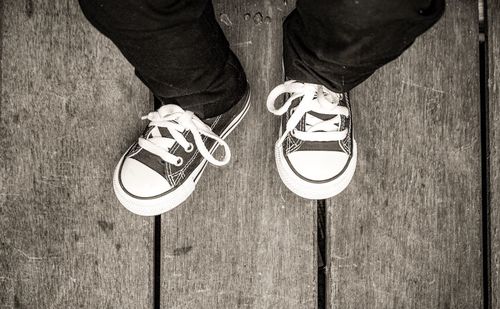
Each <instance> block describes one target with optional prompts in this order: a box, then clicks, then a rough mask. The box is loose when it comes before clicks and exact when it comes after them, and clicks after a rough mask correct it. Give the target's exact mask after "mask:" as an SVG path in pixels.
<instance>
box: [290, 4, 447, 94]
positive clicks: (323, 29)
mask: <svg viewBox="0 0 500 309" xmlns="http://www.w3.org/2000/svg"><path fill="white" fill-rule="evenodd" d="M443 11H444V0H407V1H398V0H390V1H387V0H357V1H345V0H336V1H331V0H317V1H307V0H298V1H297V9H296V10H295V11H293V12H292V13H291V14H290V15H289V16H288V18H287V19H286V21H285V25H284V27H285V39H284V40H285V42H284V58H285V71H286V74H287V77H289V78H291V79H295V80H299V81H303V82H310V83H316V84H321V85H325V86H326V87H328V88H329V89H331V90H334V91H337V92H345V91H349V90H350V89H352V88H353V87H355V86H356V85H358V84H360V83H361V82H363V81H364V80H365V79H367V78H368V77H369V76H370V75H371V74H373V72H375V70H376V69H378V68H379V67H381V66H383V65H384V64H386V63H387V62H389V61H391V60H393V59H395V58H397V57H398V56H399V55H401V53H403V51H405V50H406V49H407V48H408V47H409V46H410V45H411V44H412V43H413V41H414V40H415V38H416V37H417V36H419V35H420V34H422V33H423V32H424V31H426V30H427V29H428V28H430V27H431V26H432V25H433V24H434V23H435V22H436V21H437V20H438V19H439V18H440V17H441V15H442V14H443Z"/></svg>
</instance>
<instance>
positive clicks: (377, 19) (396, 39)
mask: <svg viewBox="0 0 500 309" xmlns="http://www.w3.org/2000/svg"><path fill="white" fill-rule="evenodd" d="M443 10H444V0H406V1H400V0H316V1H309V0H297V9H296V10H295V11H293V12H292V13H291V14H290V15H289V16H288V17H287V19H286V21H285V33H284V64H285V73H286V76H287V78H290V79H291V80H289V81H287V82H285V83H284V84H283V85H279V86H277V87H276V88H275V89H274V90H272V91H271V93H270V94H269V97H268V99H267V107H268V109H269V111H271V112H272V113H274V114H276V115H279V116H282V121H281V130H280V132H282V136H281V137H280V139H279V140H278V142H277V143H276V148H275V157H276V165H277V168H278V172H279V174H280V176H281V179H282V180H283V182H284V183H285V185H286V186H287V187H288V188H289V189H290V190H291V191H293V192H295V193H296V194H298V195H300V196H302V197H305V198H309V199H326V198H329V197H332V196H335V195H337V194H339V193H340V192H342V190H344V189H345V188H346V187H347V186H348V185H349V183H350V181H351V179H352V177H353V175H354V172H355V169H356V160H357V144H356V140H355V138H354V136H353V134H352V117H351V108H350V107H351V104H350V102H349V96H348V93H347V91H349V90H350V89H352V88H353V87H355V86H356V85H358V84H360V83H361V82H362V81H364V80H365V79H367V78H368V77H369V76H370V75H371V74H373V72H375V70H376V69H378V68H379V67H381V66H382V65H384V64H386V63H387V62H389V61H391V60H393V59H395V58H396V57H398V56H399V55H400V54H401V53H403V51H404V50H405V49H407V48H408V47H409V46H410V45H411V44H412V43H413V41H414V40H415V38H416V37H417V36H418V35H420V34H422V33H423V32H424V31H425V30H427V29H428V28H429V27H431V26H432V25H433V24H434V23H435V22H436V21H437V20H438V19H439V17H440V16H441V15H442V13H443ZM285 93H290V94H291V95H290V96H289V99H288V100H287V101H286V102H285V103H284V105H283V106H281V107H279V108H277V107H276V106H275V101H276V100H277V98H278V97H279V96H280V95H282V94H285Z"/></svg>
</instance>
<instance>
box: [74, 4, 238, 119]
mask: <svg viewBox="0 0 500 309" xmlns="http://www.w3.org/2000/svg"><path fill="white" fill-rule="evenodd" d="M79 2H80V6H81V8H82V10H83V12H84V14H85V16H86V17H87V19H89V21H90V22H91V23H92V24H93V25H94V26H95V27H96V28H97V29H98V30H99V31H101V32H102V33H103V34H104V35H106V36H107V37H109V38H110V39H111V40H112V41H113V42H114V43H115V45H116V46H117V47H118V48H119V49H120V51H121V52H122V54H123V55H124V56H125V57H126V58H127V60H128V61H129V62H130V63H131V64H132V65H133V66H134V67H135V69H136V74H137V76H138V77H139V78H140V79H141V80H142V81H143V82H144V83H145V84H146V85H147V86H148V87H149V88H150V89H151V91H152V92H153V93H154V94H155V96H157V97H158V98H159V99H160V100H161V101H163V102H164V103H173V104H177V105H179V106H181V107H182V108H184V109H189V110H191V111H194V112H196V114H197V115H198V116H200V117H202V118H206V117H212V116H215V115H219V114H221V113H223V112H225V111H227V110H228V109H229V108H230V107H231V106H232V105H234V104H235V103H236V102H238V100H239V99H240V98H241V97H242V96H243V95H244V92H245V89H246V87H247V84H246V77H245V73H244V72H243V69H242V68H241V65H240V63H239V61H238V60H237V59H236V57H235V56H234V54H233V53H232V52H231V50H230V49H229V45H228V42H227V41H226V39H225V37H224V34H223V33H222V30H221V29H220V27H219V25H218V24H217V21H216V20H215V17H214V12H213V7H212V3H211V1H210V0H185V1H176V0H79Z"/></svg>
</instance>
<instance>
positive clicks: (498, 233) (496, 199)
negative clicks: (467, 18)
mask: <svg viewBox="0 0 500 309" xmlns="http://www.w3.org/2000/svg"><path fill="white" fill-rule="evenodd" d="M487 7H488V8H487V10H488V18H487V22H488V28H487V33H488V45H487V47H488V51H487V52H488V60H489V66H488V67H489V72H488V73H489V79H488V81H489V82H488V94H489V107H490V110H489V126H490V136H489V137H490V188H491V193H490V198H491V200H490V207H491V208H490V220H491V221H490V222H491V228H490V231H491V293H492V295H491V296H492V297H491V302H492V306H491V308H494V309H499V308H500V23H499V20H500V2H499V1H494V0H493V1H488V3H487Z"/></svg>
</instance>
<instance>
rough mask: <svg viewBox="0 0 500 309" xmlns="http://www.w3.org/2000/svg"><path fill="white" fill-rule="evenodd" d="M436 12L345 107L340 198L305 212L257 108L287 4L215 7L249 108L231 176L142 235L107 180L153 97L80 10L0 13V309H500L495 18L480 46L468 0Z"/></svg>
mask: <svg viewBox="0 0 500 309" xmlns="http://www.w3.org/2000/svg"><path fill="white" fill-rule="evenodd" d="M448 2H450V3H449V5H448V8H447V11H446V14H445V16H444V17H443V19H442V20H441V21H440V22H439V23H438V24H437V25H436V27H434V28H433V29H432V30H430V31H429V32H428V33H426V34H424V35H423V36H422V37H421V38H419V39H418V40H417V41H416V43H415V44H414V45H413V46H412V47H411V48H410V50H408V51H407V52H406V53H405V54H404V55H403V56H402V57H400V58H399V59H398V60H396V61H394V62H392V63H390V64H389V65H387V66H385V67H384V68H383V69H381V70H380V71H379V72H377V73H376V74H375V75H374V76H372V77H371V78H370V79H369V80H368V81H367V82H365V83H364V84H362V85H361V86H360V87H358V88H356V89H355V90H354V91H353V93H352V101H353V109H354V110H353V112H354V121H355V135H356V139H357V141H358V145H359V159H358V160H359V162H358V169H357V173H356V175H355V178H354V180H353V182H352V184H351V186H350V187H349V188H348V189H347V190H346V191H345V192H343V193H342V194H341V195H339V196H338V197H335V198H333V199H330V200H327V201H305V200H303V199H300V198H298V197H296V196H294V195H293V194H291V193H290V192H289V191H288V190H287V189H286V188H285V187H284V186H283V185H282V184H281V181H280V180H279V176H278V174H277V171H276V169H275V166H274V158H273V151H272V145H273V143H274V141H275V140H276V139H277V137H278V123H277V121H278V119H277V118H276V117H273V116H272V115H271V114H270V113H268V112H267V110H266V108H265V103H264V102H265V98H266V95H267V93H268V92H269V91H270V89H272V87H274V86H275V85H277V84H279V83H280V82H282V81H283V73H282V71H281V36H282V34H281V23H282V19H283V18H284V17H285V16H286V14H287V13H288V12H290V11H291V9H292V8H293V4H294V2H293V1H274V2H271V1H269V0H253V1H248V0H245V1H241V0H238V1H235V0H217V1H216V2H215V5H216V10H217V16H218V17H219V18H220V20H221V25H222V27H223V29H224V31H225V32H226V34H227V37H228V39H229V41H230V42H231V46H232V48H233V50H234V51H235V52H236V53H237V54H238V56H239V57H240V60H241V61H242V63H243V65H244V67H245V69H246V72H247V75H248V77H249V80H250V83H251V85H252V88H253V100H252V108H251V110H250V112H249V114H248V116H247V118H246V119H245V120H244V121H243V123H242V124H241V127H240V128H239V129H238V130H236V131H235V133H234V134H233V135H231V136H230V137H229V139H228V142H229V144H230V145H231V147H232V152H233V159H232V162H231V163H230V165H229V166H227V167H224V168H208V169H207V171H206V173H205V174H204V177H203V178H202V180H201V181H200V183H199V185H198V189H197V191H196V192H195V194H194V195H193V196H192V197H191V198H190V199H189V200H188V201H187V202H186V203H185V204H183V205H182V206H180V207H178V208H176V209H175V210H173V211H171V212H169V213H167V214H165V215H163V216H161V218H160V217H158V218H156V219H155V218H142V217H138V216H135V215H132V214H131V213H129V212H127V211H126V210H125V209H124V208H123V207H121V206H119V204H118V202H117V201H116V199H115V197H114V195H113V190H112V184H111V175H112V170H113V168H114V166H115V164H116V162H117V160H118V159H119V157H120V156H121V154H122V152H123V151H125V150H126V148H127V147H128V145H129V144H130V143H131V142H132V141H133V140H134V139H135V138H136V137H137V135H138V134H139V132H140V131H141V129H142V127H143V125H144V123H143V122H141V121H140V119H139V116H140V115H143V114H145V113H146V112H148V111H150V110H151V109H152V108H153V102H152V100H151V96H150V94H149V92H148V90H147V89H146V88H145V87H144V86H143V85H142V84H141V83H140V82H139V81H138V80H137V79H136V78H135V77H134V74H133V70H132V68H131V67H130V65H129V64H128V63H127V62H126V61H125V60H124V58H123V57H122V56H121V55H120V54H119V52H118V51H117V50H116V48H115V47H114V46H113V45H112V44H111V43H110V42H109V41H108V40H107V39H106V38H104V37H103V36H102V35H100V34H98V33H97V31H96V30H94V29H93V28H92V27H91V26H90V24H89V23H88V22H87V21H86V20H85V19H84V17H83V15H82V14H81V12H80V10H79V7H78V5H77V2H76V1H75V0H59V1H53V0H24V1H19V0H2V1H1V2H0V12H1V13H0V16H1V17H0V18H1V23H0V25H1V26H0V29H1V31H0V33H1V34H0V38H1V44H0V59H1V61H0V72H1V77H0V89H1V95H0V162H1V164H0V308H169V309H174V308H175V309H177V308H179V309H180V308H182V309H184V308H187V309H191V308H196V309H198V308H208V309H212V308H215V309H219V308H231V309H232V308H258V309H260V308H285V309H289V308H290V309H291V308H298V309H303V308H318V307H319V308H341V309H344V308H363V309H364V308H425V309H426V308H467V309H468V308H500V209H499V208H498V206H499V204H500V195H499V193H500V23H499V22H498V20H499V19H500V2H498V1H491V0H490V1H488V2H487V3H486V5H485V8H486V9H485V13H486V14H485V17H486V21H485V26H484V28H485V30H486V31H485V32H486V35H485V37H486V40H485V42H484V43H481V42H480V33H479V31H480V27H479V12H478V5H477V3H476V2H474V1H466V0H457V1H453V3H451V1H448ZM490 2H491V3H490ZM318 257H319V258H318Z"/></svg>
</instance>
